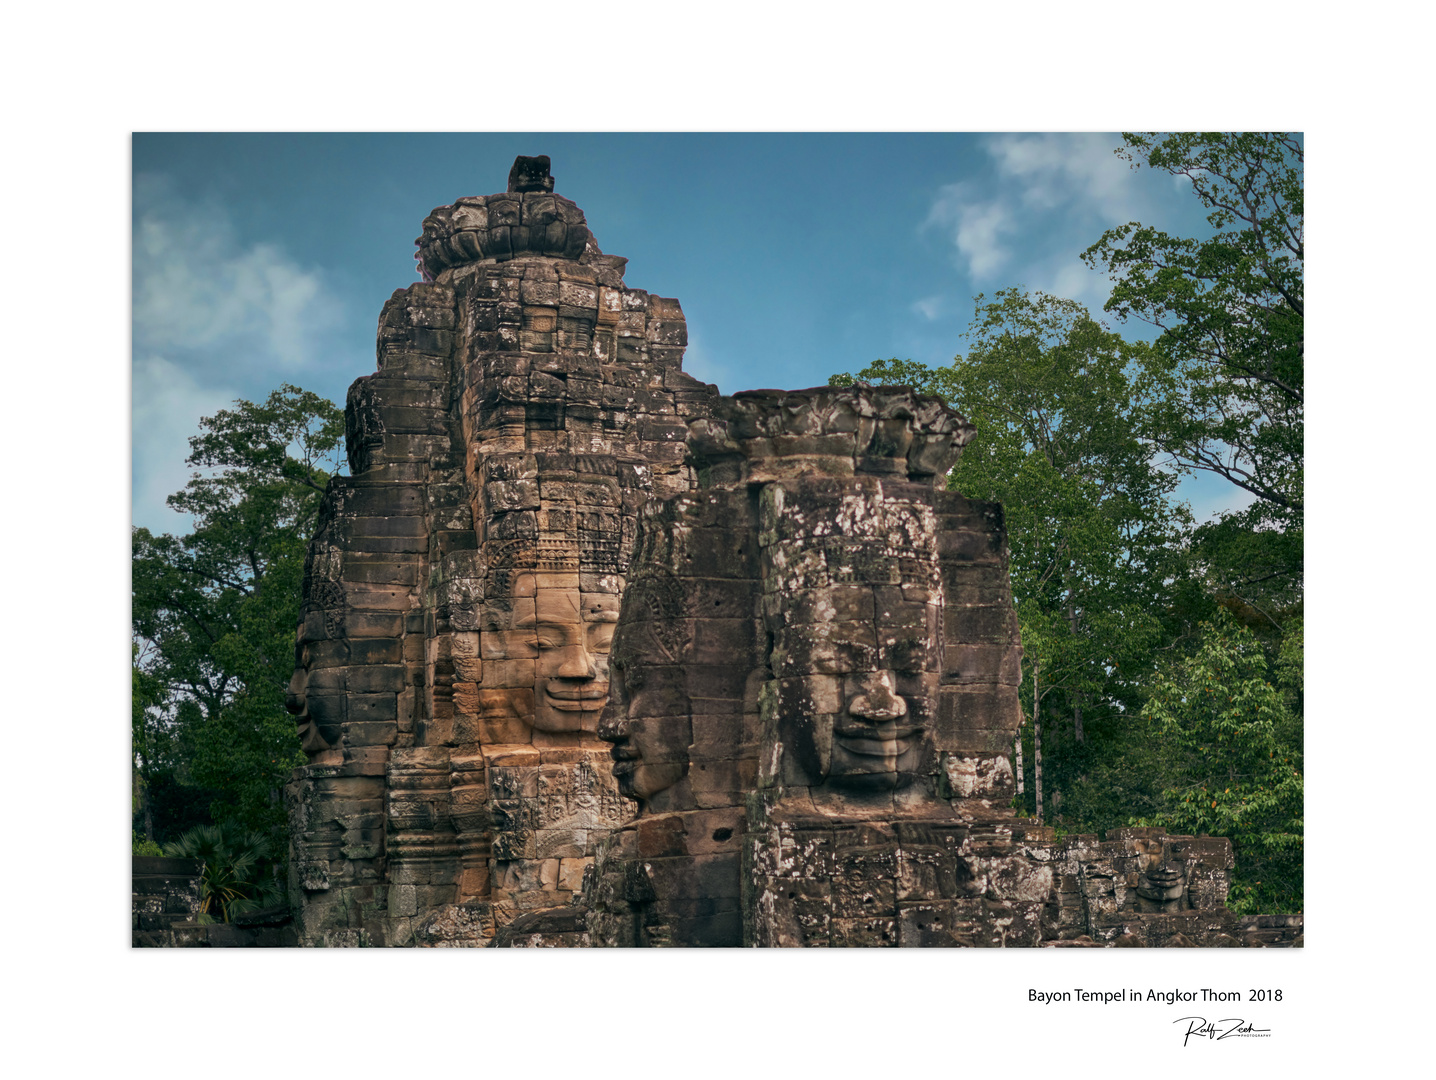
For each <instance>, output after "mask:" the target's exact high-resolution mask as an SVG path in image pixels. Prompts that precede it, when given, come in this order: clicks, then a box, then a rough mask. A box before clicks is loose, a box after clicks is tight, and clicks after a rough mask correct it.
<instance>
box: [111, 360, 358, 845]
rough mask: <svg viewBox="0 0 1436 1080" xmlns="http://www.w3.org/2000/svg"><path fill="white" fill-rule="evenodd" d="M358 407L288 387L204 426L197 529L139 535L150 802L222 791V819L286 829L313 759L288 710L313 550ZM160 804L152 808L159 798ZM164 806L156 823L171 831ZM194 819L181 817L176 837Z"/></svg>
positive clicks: (144, 773)
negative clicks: (284, 805) (297, 781)
mask: <svg viewBox="0 0 1436 1080" xmlns="http://www.w3.org/2000/svg"><path fill="white" fill-rule="evenodd" d="M343 437H344V414H343V412H342V411H341V410H340V409H339V408H338V407H337V406H335V405H334V404H333V403H332V402H329V401H326V400H325V399H324V398H321V397H319V396H318V395H316V394H312V393H309V392H308V391H305V390H301V389H300V388H298V387H295V386H290V385H288V384H286V385H283V386H281V387H280V388H279V389H278V390H276V391H274V392H273V393H272V394H270V395H269V397H268V398H267V399H266V400H265V401H264V402H261V403H254V402H249V401H237V402H235V408H233V409H226V410H221V411H220V412H218V413H216V414H215V415H214V416H209V417H205V418H204V419H202V420H201V421H200V434H198V435H196V436H194V437H192V438H191V439H190V456H189V458H188V463H189V465H190V466H191V467H192V468H193V469H194V470H195V471H194V472H193V473H192V475H191V479H190V481H189V483H188V484H187V485H186V486H185V488H184V490H183V491H180V492H177V493H176V494H174V495H172V496H170V498H169V500H168V502H169V505H170V506H171V507H173V508H174V509H175V510H178V511H181V512H183V513H186V514H189V515H191V517H192V521H193V523H194V528H193V531H192V532H190V533H189V534H187V535H185V536H173V535H170V534H159V535H156V534H154V533H151V532H150V530H148V529H145V528H136V529H135V530H134V532H133V537H132V543H133V564H132V566H133V570H132V628H133V636H134V642H135V676H134V682H135V686H134V690H135V693H134V701H133V728H134V739H135V742H134V746H135V757H136V771H137V781H138V786H139V787H140V788H141V789H142V792H141V800H140V801H141V802H142V803H143V804H144V809H146V810H152V809H153V805H152V804H153V801H154V797H155V796H156V795H157V794H158V792H159V791H161V790H166V791H170V792H171V794H173V789H175V788H179V789H187V790H189V791H191V792H200V791H203V792H205V793H207V794H208V795H209V806H208V810H209V813H210V814H211V815H212V817H213V818H214V819H215V820H218V821H229V820H232V821H235V822H237V823H240V824H243V825H244V826H246V827H248V828H251V829H255V830H258V831H260V832H271V833H272V832H276V831H278V830H280V829H282V827H283V811H282V809H281V808H280V804H279V798H278V792H279V788H280V787H281V786H282V784H283V781H284V778H285V776H286V775H287V773H288V771H289V770H290V769H292V768H293V767H294V766H295V765H297V764H302V762H303V755H302V754H301V753H300V751H299V744H298V739H297V737H296V735H295V730H294V724H293V721H292V719H291V718H290V717H289V716H288V714H287V713H286V712H285V709H284V689H285V686H286V684H287V683H288V681H289V677H290V674H291V672H292V669H293V658H294V627H295V624H296V622H297V621H298V613H299V601H300V584H301V581H302V578H303V572H304V554H305V549H306V547H307V544H308V540H309V537H310V536H311V535H312V534H313V532H314V528H315V525H316V521H317V515H318V509H319V503H320V499H321V497H322V495H323V492H324V488H325V485H326V484H327V483H328V479H329V477H330V475H331V474H332V473H333V471H335V469H337V465H338V454H339V451H340V448H341V446H342V444H343ZM147 800H148V801H147ZM153 818H154V815H153V813H151V814H150V815H149V816H148V819H147V820H146V821H145V826H146V828H147V830H148V831H147V834H146V835H147V839H156V837H154V836H153V835H152V833H153V832H154V830H155V822H154V820H153ZM194 823H196V822H195V820H194V817H193V816H192V815H191V816H189V817H187V818H186V817H184V816H183V815H181V820H177V821H173V822H166V823H164V824H165V828H164V829H163V830H162V831H163V832H164V833H165V835H161V836H159V837H158V839H162V840H170V839H174V837H175V835H177V833H178V831H179V830H180V829H182V828H183V827H184V826H185V825H189V824H194Z"/></svg>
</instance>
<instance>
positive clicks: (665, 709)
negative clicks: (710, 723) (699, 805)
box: [598, 658, 693, 803]
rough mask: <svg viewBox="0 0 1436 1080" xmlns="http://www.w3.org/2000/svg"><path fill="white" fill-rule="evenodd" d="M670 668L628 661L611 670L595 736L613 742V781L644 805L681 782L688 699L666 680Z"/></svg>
mask: <svg viewBox="0 0 1436 1080" xmlns="http://www.w3.org/2000/svg"><path fill="white" fill-rule="evenodd" d="M672 671H673V669H671V668H670V669H666V670H665V669H647V668H645V667H644V666H643V664H642V661H641V660H638V659H637V658H630V659H629V660H628V662H627V663H626V664H623V665H615V666H614V667H613V669H612V672H611V679H610V682H609V692H610V693H609V707H608V709H607V710H606V711H605V712H604V714H603V720H602V722H601V723H600V724H599V727H598V737H599V738H600V739H603V740H604V741H605V742H611V743H613V749H612V750H611V751H610V754H611V756H612V757H613V762H614V765H613V778H614V779H615V780H616V781H617V782H618V790H619V791H620V792H622V793H623V794H624V795H626V796H628V797H629V798H630V799H638V800H639V801H640V802H643V803H647V802H649V801H650V800H652V799H653V797H654V796H655V795H658V794H659V793H660V792H663V791H667V790H668V789H669V788H671V787H672V786H673V785H675V784H676V783H678V781H680V780H682V779H683V776H684V774H685V773H686V772H687V771H688V746H689V744H690V743H691V742H692V741H693V740H692V720H691V718H690V717H689V715H688V711H687V710H688V699H687V697H686V695H684V693H683V690H682V688H681V686H678V685H675V684H674V682H673V680H672V679H670V678H658V679H651V678H650V677H649V676H650V674H652V675H668V674H671V673H672Z"/></svg>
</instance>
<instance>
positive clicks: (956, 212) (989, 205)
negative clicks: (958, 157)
mask: <svg viewBox="0 0 1436 1080" xmlns="http://www.w3.org/2000/svg"><path fill="white" fill-rule="evenodd" d="M934 226H935V227H938V228H942V229H946V230H949V231H950V232H951V234H952V240H953V243H954V244H955V245H956V246H957V250H958V253H959V254H960V255H961V256H962V257H963V258H964V259H966V260H967V267H968V272H969V273H970V274H972V275H973V277H985V276H987V275H989V274H991V273H992V272H993V271H995V270H997V269H998V268H999V267H1000V266H1002V265H1003V264H1004V263H1005V262H1007V260H1008V255H1009V253H1008V251H1007V249H1006V248H1005V247H1004V246H1003V243H1002V238H1003V237H1004V236H1005V235H1010V234H1011V233H1013V232H1014V231H1015V230H1016V227H1017V222H1016V220H1015V219H1014V217H1013V214H1012V211H1011V208H1010V207H1009V206H1008V204H1007V202H1006V200H1004V199H1002V198H1001V197H999V198H996V199H982V198H977V197H975V192H974V188H973V185H971V184H967V183H962V184H947V185H946V186H944V187H943V188H942V190H941V191H940V192H939V194H938V197H937V200H936V201H935V202H934V203H933V205H932V209H931V210H930V211H929V212H928V215H927V221H925V222H924V223H923V227H924V228H931V227H934Z"/></svg>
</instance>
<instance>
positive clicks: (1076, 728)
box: [1067, 587, 1082, 743]
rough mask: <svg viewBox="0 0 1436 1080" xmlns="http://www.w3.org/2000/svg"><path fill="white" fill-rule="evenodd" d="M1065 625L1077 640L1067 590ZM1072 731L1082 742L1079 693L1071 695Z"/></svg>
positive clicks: (1074, 609) (1075, 613) (1071, 604)
mask: <svg viewBox="0 0 1436 1080" xmlns="http://www.w3.org/2000/svg"><path fill="white" fill-rule="evenodd" d="M1067 625H1068V627H1069V628H1070V630H1071V632H1072V638H1073V640H1074V641H1075V640H1076V638H1077V605H1076V604H1074V603H1073V602H1072V590H1071V588H1070V587H1069V588H1068V590H1067ZM1072 700H1073V705H1072V730H1073V733H1074V734H1075V735H1076V736H1077V741H1078V742H1079V743H1080V742H1081V741H1082V694H1081V693H1080V692H1077V693H1074V694H1073V695H1072Z"/></svg>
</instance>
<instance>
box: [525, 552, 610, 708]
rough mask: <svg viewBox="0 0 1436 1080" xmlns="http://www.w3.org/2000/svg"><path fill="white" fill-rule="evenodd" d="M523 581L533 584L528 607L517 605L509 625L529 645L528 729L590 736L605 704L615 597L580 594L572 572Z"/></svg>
mask: <svg viewBox="0 0 1436 1080" xmlns="http://www.w3.org/2000/svg"><path fill="white" fill-rule="evenodd" d="M523 578H529V579H531V580H532V581H533V589H532V591H533V603H532V605H528V604H523V605H522V606H520V607H519V610H518V611H517V612H516V618H515V620H514V624H513V626H514V630H515V631H517V632H518V634H519V635H520V637H521V639H526V640H532V642H533V650H534V665H533V667H534V682H533V686H534V716H533V726H534V728H535V729H537V730H539V731H547V732H554V733H557V732H572V731H585V732H588V733H590V734H592V733H594V732H596V731H597V730H598V717H599V713H600V712H602V711H603V706H604V703H605V702H606V701H607V700H608V653H609V647H610V646H611V644H612V642H613V628H614V625H615V624H616V623H617V622H618V597H617V596H615V595H613V594H611V593H585V592H583V591H582V590H581V589H580V588H579V581H578V575H577V574H534V575H523ZM523 578H521V579H520V581H521V587H522V582H523ZM570 579H571V580H570ZM525 591H527V590H525ZM528 635H532V637H531V638H529V637H528Z"/></svg>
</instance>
